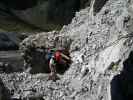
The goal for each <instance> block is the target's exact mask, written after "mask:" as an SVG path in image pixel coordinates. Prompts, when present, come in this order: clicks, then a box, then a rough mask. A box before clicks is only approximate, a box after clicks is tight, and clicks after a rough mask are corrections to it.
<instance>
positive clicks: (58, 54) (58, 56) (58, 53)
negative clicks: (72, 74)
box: [54, 51, 61, 62]
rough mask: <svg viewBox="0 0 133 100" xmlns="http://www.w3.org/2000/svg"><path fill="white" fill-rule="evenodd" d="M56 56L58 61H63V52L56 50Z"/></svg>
mask: <svg viewBox="0 0 133 100" xmlns="http://www.w3.org/2000/svg"><path fill="white" fill-rule="evenodd" d="M54 56H55V60H56V61H57V62H60V61H61V52H59V51H56V52H55V55H54Z"/></svg>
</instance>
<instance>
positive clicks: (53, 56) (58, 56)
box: [48, 50, 70, 80]
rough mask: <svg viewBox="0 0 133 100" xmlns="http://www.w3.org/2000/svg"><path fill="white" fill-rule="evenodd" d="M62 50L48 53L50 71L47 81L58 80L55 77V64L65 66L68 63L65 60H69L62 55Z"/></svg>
mask: <svg viewBox="0 0 133 100" xmlns="http://www.w3.org/2000/svg"><path fill="white" fill-rule="evenodd" d="M62 51H63V50H55V51H54V52H53V51H52V52H53V53H52V52H50V51H49V52H48V53H49V54H48V55H49V57H48V59H49V68H50V71H51V74H50V76H49V79H52V80H56V79H58V76H57V75H56V67H57V64H64V65H65V64H66V63H68V62H67V61H66V60H70V58H69V57H68V56H66V55H65V54H63V53H62Z"/></svg>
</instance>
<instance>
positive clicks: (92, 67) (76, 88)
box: [0, 0, 133, 100]
mask: <svg viewBox="0 0 133 100" xmlns="http://www.w3.org/2000/svg"><path fill="white" fill-rule="evenodd" d="M95 1H96V2H97V0H95ZM96 2H92V5H91V8H86V9H83V10H81V11H80V12H77V13H76V16H75V17H74V18H73V20H72V22H71V24H69V25H67V26H64V27H63V29H62V30H61V31H60V32H59V33H58V34H55V33H54V32H51V34H48V33H40V34H39V35H33V36H31V37H29V38H27V39H26V40H24V42H23V43H22V50H23V53H24V54H25V51H26V50H29V52H32V50H33V49H29V48H28V47H34V49H35V53H33V55H34V56H30V57H29V58H27V59H35V58H36V57H37V56H38V55H36V53H37V51H36V50H37V49H38V46H39V50H40V48H41V47H44V48H47V46H48V47H51V45H52V46H53V45H54V42H55V41H56V39H54V38H53V39H52V37H56V36H57V37H58V36H61V39H59V40H62V41H65V40H66V39H68V40H72V42H71V44H70V48H69V51H70V53H71V57H72V60H73V63H72V64H71V66H70V68H69V69H68V70H66V72H65V73H64V75H59V76H60V80H57V81H56V82H53V81H48V80H47V74H34V75H32V74H29V73H25V72H23V73H11V74H5V73H2V74H1V75H0V77H1V79H2V81H3V83H4V84H5V86H6V87H7V88H8V89H9V91H13V93H12V96H11V97H12V98H17V99H19V100H20V98H21V99H22V100H25V99H29V100H43V99H44V100H132V98H133V90H132V87H133V86H132V80H133V79H132V77H131V76H132V59H133V54H132V50H133V34H132V32H133V28H132V26H133V23H132V21H133V15H132V14H133V10H132V5H133V1H132V0H108V1H107V2H106V3H105V5H104V6H103V7H102V9H101V10H100V11H99V12H98V13H97V11H95V10H96V9H95V8H93V7H94V5H96V4H95V3H96ZM100 8H101V7H100ZM93 11H95V12H93ZM46 36H48V39H46ZM36 43H37V44H36ZM61 43H64V42H61ZM48 44H50V45H48ZM57 44H58V42H57ZM54 46H56V45H54ZM41 50H42V49H41ZM25 55H26V57H28V56H29V53H28V54H25ZM40 59H42V58H41V57H40ZM33 61H34V60H33ZM42 61H43V60H42ZM27 63H29V64H31V63H32V60H31V62H27Z"/></svg>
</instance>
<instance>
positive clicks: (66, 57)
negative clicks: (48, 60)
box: [61, 53, 70, 60]
mask: <svg viewBox="0 0 133 100" xmlns="http://www.w3.org/2000/svg"><path fill="white" fill-rule="evenodd" d="M61 56H62V57H63V58H65V59H67V60H70V57H68V56H66V55H64V54H63V53H61Z"/></svg>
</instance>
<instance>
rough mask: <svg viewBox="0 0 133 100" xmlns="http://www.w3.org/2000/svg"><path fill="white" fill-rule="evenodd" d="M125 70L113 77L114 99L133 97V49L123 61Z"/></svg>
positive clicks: (126, 99) (112, 94)
mask: <svg viewBox="0 0 133 100" xmlns="http://www.w3.org/2000/svg"><path fill="white" fill-rule="evenodd" d="M123 66H124V67H123V71H122V72H121V74H120V75H117V76H115V77H114V78H113V80H112V82H111V96H112V100H132V99H133V77H132V76H133V51H131V53H130V55H129V57H128V58H127V59H126V60H125V61H124V62H123Z"/></svg>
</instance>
